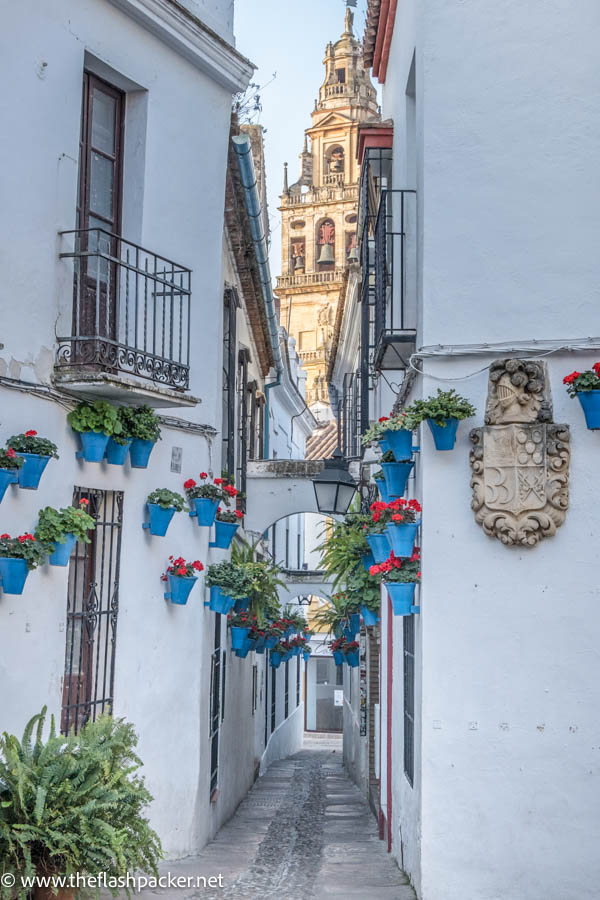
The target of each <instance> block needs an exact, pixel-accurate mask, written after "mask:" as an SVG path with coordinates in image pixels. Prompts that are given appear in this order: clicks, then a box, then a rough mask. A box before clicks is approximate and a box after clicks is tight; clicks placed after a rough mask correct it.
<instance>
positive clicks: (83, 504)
mask: <svg viewBox="0 0 600 900" xmlns="http://www.w3.org/2000/svg"><path fill="white" fill-rule="evenodd" d="M89 502H90V501H89V500H86V499H85V497H82V498H81V500H80V501H79V505H80V506H87V505H88V503H89Z"/></svg>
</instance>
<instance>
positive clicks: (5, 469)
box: [0, 447, 24, 503]
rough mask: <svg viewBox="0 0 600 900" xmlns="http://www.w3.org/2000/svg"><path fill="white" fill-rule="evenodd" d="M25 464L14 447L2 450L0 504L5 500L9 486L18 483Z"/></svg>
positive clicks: (0, 455) (0, 459)
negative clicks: (20, 471)
mask: <svg viewBox="0 0 600 900" xmlns="http://www.w3.org/2000/svg"><path fill="white" fill-rule="evenodd" d="M23 463H24V460H23V457H22V456H17V451H16V450H15V449H14V447H7V448H6V450H3V449H0V503H1V502H2V500H3V499H4V494H5V493H6V488H7V487H8V485H9V484H16V483H17V481H18V478H19V470H20V469H21V468H22V467H23Z"/></svg>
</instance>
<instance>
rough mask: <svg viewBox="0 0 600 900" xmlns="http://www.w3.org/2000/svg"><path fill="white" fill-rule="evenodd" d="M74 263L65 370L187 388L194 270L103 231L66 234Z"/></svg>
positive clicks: (61, 343)
mask: <svg viewBox="0 0 600 900" xmlns="http://www.w3.org/2000/svg"><path fill="white" fill-rule="evenodd" d="M60 234H61V237H62V238H63V239H64V240H65V241H68V242H69V243H70V244H71V245H72V249H69V250H64V251H62V252H61V253H60V258H61V259H72V260H73V317H72V328H71V332H72V333H71V334H70V335H65V336H62V337H59V338H58V339H57V340H58V350H57V359H56V365H57V367H58V368H59V369H60V370H74V371H79V370H81V369H82V368H84V369H86V370H88V371H89V370H92V371H109V372H112V373H120V372H124V373H126V374H132V375H136V376H139V377H140V378H146V379H148V380H150V381H153V382H156V383H159V384H161V385H165V386H167V387H171V388H175V389H176V390H181V391H187V390H188V388H189V372H190V314H191V296H192V294H191V270H190V269H188V268H186V267H185V266H182V265H180V264H179V263H176V262H173V260H170V259H167V258H166V257H165V256H161V255H159V254H157V253H153V252H152V251H150V250H146V249H144V248H143V247H141V246H139V244H134V243H132V242H131V241H127V240H125V239H124V238H123V237H121V235H119V234H114V233H112V232H110V231H108V230H105V229H104V228H80V229H77V230H74V231H62V232H60Z"/></svg>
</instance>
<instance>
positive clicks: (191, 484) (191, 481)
mask: <svg viewBox="0 0 600 900" xmlns="http://www.w3.org/2000/svg"><path fill="white" fill-rule="evenodd" d="M183 487H184V489H185V490H186V491H189V489H190V488H193V487H196V482H195V481H194V479H193V478H188V480H187V481H184V482H183Z"/></svg>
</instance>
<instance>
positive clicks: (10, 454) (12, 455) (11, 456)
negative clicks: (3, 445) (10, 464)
mask: <svg viewBox="0 0 600 900" xmlns="http://www.w3.org/2000/svg"><path fill="white" fill-rule="evenodd" d="M6 455H7V456H8V458H9V459H14V458H15V456H16V455H17V452H16V450H13V448H12V447H9V448H8V450H7V451H6Z"/></svg>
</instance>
